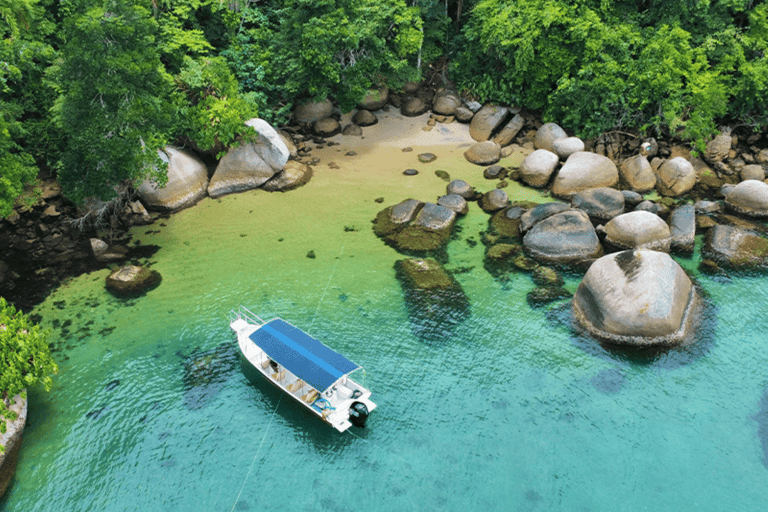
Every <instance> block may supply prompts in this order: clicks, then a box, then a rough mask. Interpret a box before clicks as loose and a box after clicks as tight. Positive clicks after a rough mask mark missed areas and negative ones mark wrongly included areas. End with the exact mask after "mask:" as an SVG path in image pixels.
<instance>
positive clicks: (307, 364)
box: [250, 318, 360, 391]
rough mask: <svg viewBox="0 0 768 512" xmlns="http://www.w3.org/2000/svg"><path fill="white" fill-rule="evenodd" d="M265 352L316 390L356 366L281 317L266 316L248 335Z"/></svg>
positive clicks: (329, 383)
mask: <svg viewBox="0 0 768 512" xmlns="http://www.w3.org/2000/svg"><path fill="white" fill-rule="evenodd" d="M250 338H251V341H253V342H254V343H255V344H256V345H258V346H259V347H260V348H261V349H262V350H263V351H264V352H266V353H267V355H268V356H269V357H270V358H272V359H273V360H274V361H276V362H277V363H279V364H281V365H282V366H284V367H285V368H287V369H288V371H290V372H291V373H293V374H294V375H296V376H297V377H299V378H300V379H302V380H304V381H305V382H307V383H308V384H309V385H310V386H312V387H313V388H315V389H317V390H318V391H325V390H326V389H328V387H329V386H330V385H331V384H333V383H334V382H336V381H337V380H339V379H340V378H341V377H342V376H343V375H345V374H347V373H349V372H351V371H353V370H356V369H358V368H360V366H359V365H357V364H355V363H353V362H352V361H350V360H349V359H347V358H346V357H344V356H342V355H341V354H339V353H337V352H335V351H334V350H332V349H330V348H328V347H326V346H325V345H323V344H322V343H320V342H319V341H318V340H316V339H315V338H313V337H312V336H310V335H309V334H307V333H305V332H304V331H302V330H301V329H299V328H298V327H294V326H293V325H291V324H289V323H288V322H286V321H285V320H283V319H280V318H275V319H274V320H270V321H269V322H267V323H266V324H264V325H262V326H261V328H259V329H257V330H256V331H255V332H254V333H253V334H251V336H250Z"/></svg>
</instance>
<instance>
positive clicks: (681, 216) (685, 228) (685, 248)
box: [669, 204, 696, 254]
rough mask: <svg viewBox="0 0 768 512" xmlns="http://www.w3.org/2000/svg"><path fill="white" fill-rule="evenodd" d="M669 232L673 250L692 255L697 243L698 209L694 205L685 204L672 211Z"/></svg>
mask: <svg viewBox="0 0 768 512" xmlns="http://www.w3.org/2000/svg"><path fill="white" fill-rule="evenodd" d="M669 231H670V234H671V235H672V245H671V248H672V250H673V251H680V252H683V253H686V254H691V253H692V252H693V247H694V243H695V241H696V208H694V206H693V205H692V204H684V205H682V206H678V207H677V208H675V209H674V210H672V213H670V214H669Z"/></svg>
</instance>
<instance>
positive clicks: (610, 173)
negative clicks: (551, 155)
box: [552, 151, 619, 199]
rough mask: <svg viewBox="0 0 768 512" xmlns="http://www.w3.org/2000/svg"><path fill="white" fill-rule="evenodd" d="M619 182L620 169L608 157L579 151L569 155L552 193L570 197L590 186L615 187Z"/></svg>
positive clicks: (556, 179)
mask: <svg viewBox="0 0 768 512" xmlns="http://www.w3.org/2000/svg"><path fill="white" fill-rule="evenodd" d="M618 182H619V170H618V169H617V168H616V164H614V163H613V162H612V161H611V160H610V159H609V158H608V157H605V156H603V155H598V154H597V153H588V152H586V151H578V152H576V153H573V154H572V155H571V156H569V157H568V160H566V161H565V164H563V166H562V167H561V168H560V171H559V172H558V173H557V176H555V181H554V182H553V184H552V194H553V195H555V196H558V197H562V198H566V199H570V198H571V197H573V195H574V194H575V193H576V192H580V191H582V190H586V189H588V188H598V187H615V186H616V185H617V184H618Z"/></svg>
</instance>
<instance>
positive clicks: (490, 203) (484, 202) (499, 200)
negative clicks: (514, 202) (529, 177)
mask: <svg viewBox="0 0 768 512" xmlns="http://www.w3.org/2000/svg"><path fill="white" fill-rule="evenodd" d="M507 206H509V196H508V195H507V193H506V192H504V191H503V190H501V189H499V188H495V189H493V190H491V191H490V192H488V193H487V194H483V197H482V198H481V199H480V208H482V209H483V211H485V212H489V213H492V212H495V211H498V210H501V209H502V208H506V207H507Z"/></svg>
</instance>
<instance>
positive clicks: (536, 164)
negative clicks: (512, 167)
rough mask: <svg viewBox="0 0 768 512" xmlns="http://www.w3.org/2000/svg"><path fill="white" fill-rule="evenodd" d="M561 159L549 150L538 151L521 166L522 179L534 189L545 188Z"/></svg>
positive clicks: (529, 156) (526, 158)
mask: <svg viewBox="0 0 768 512" xmlns="http://www.w3.org/2000/svg"><path fill="white" fill-rule="evenodd" d="M559 162H560V159H559V158H558V157H557V155H556V154H555V153H553V152H551V151H549V150H547V149H537V150H536V151H534V152H533V153H531V154H530V155H528V156H527V157H525V159H524V160H523V161H522V163H521V164H520V179H521V180H522V181H523V182H524V183H525V184H526V185H530V186H532V187H543V186H545V185H546V184H547V183H549V179H550V178H551V177H552V174H553V173H554V172H555V169H556V168H557V164H558V163H559Z"/></svg>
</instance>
